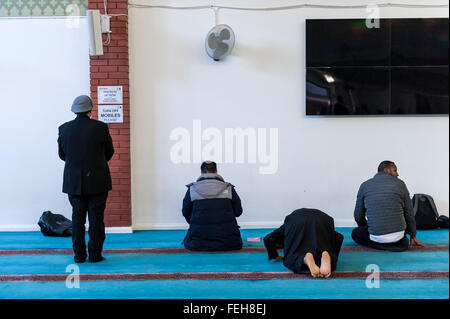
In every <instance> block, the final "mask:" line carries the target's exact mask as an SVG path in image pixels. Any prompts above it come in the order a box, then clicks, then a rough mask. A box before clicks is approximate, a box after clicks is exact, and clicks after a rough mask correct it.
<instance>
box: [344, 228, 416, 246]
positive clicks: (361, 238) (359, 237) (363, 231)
mask: <svg viewBox="0 0 450 319" xmlns="http://www.w3.org/2000/svg"><path fill="white" fill-rule="evenodd" d="M352 238H353V240H354V241H355V242H356V243H358V244H360V245H363V246H367V247H370V248H373V249H378V250H388V251H395V252H399V251H405V250H407V249H408V246H409V241H408V238H406V236H405V237H403V238H402V239H400V240H399V241H398V242H395V243H386V244H381V243H377V242H375V241H372V240H370V234H369V228H368V226H359V227H356V228H355V229H353V231H352Z"/></svg>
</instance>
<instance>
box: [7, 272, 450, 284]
mask: <svg viewBox="0 0 450 319" xmlns="http://www.w3.org/2000/svg"><path fill="white" fill-rule="evenodd" d="M369 274H371V275H373V273H368V272H365V271H336V272H334V273H333V274H332V275H331V277H330V278H345V279H355V278H356V279H365V278H367V276H368V275H369ZM379 274H380V279H433V278H448V277H449V274H448V271H380V273H379ZM68 276H71V277H70V278H72V279H73V274H29V275H0V282H10V281H65V280H66V279H68ZM79 276H80V277H79V278H80V281H127V280H192V279H195V280H267V279H308V278H309V279H311V278H312V277H311V275H310V274H306V273H305V274H294V273H291V272H223V273H135V274H124V273H116V274H80V275H79Z"/></svg>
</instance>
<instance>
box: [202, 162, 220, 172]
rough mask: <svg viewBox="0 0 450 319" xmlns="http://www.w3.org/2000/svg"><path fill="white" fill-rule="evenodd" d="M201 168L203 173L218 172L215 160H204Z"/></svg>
mask: <svg viewBox="0 0 450 319" xmlns="http://www.w3.org/2000/svg"><path fill="white" fill-rule="evenodd" d="M200 169H201V171H202V173H203V174H206V173H215V172H217V164H216V163H215V162H213V161H204V162H203V163H202V166H200Z"/></svg>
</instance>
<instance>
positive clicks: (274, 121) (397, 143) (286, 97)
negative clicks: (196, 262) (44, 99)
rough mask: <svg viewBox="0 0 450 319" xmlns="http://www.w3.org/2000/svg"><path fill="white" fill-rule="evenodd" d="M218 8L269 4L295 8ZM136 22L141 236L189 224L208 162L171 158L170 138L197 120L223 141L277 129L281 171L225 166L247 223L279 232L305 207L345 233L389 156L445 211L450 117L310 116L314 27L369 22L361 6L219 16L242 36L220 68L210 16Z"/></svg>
mask: <svg viewBox="0 0 450 319" xmlns="http://www.w3.org/2000/svg"><path fill="white" fill-rule="evenodd" d="M135 2H137V0H136V1H135ZM372 2H373V1H370V2H366V3H372ZM407 2H408V3H413V1H407ZM414 2H415V3H425V2H426V3H427V4H430V3H431V1H414ZM140 3H147V4H157V2H155V1H146V2H144V1H141V2H140ZM213 3H214V4H216V5H228V6H232V5H236V6H247V7H252V6H253V7H254V6H259V7H264V6H267V7H269V6H280V5H284V4H293V3H298V2H297V1H275V0H265V1H250V0H248V1H214V2H213ZM321 3H322V4H324V3H329V4H337V3H338V2H337V1H328V2H327V1H322V2H321ZM339 3H341V4H342V3H344V2H342V1H341V2H339ZM345 3H347V4H351V3H357V4H361V3H364V2H363V1H357V2H356V1H354V2H351V1H346V2H345ZM435 3H441V4H442V3H447V4H448V2H443V1H440V2H435ZM164 4H166V5H186V6H188V5H192V4H195V5H199V4H211V2H210V1H188V2H186V1H165V2H164ZM381 14H382V17H384V18H394V17H448V10H447V9H405V8H389V9H387V8H383V9H381ZM129 15H130V17H129V21H130V25H129V32H130V35H129V36H130V63H131V69H130V72H131V85H130V89H131V106H132V107H131V144H132V145H131V147H132V149H131V157H132V165H131V166H132V211H133V227H134V228H135V229H143V228H183V227H186V226H187V225H186V223H185V221H184V219H183V217H182V216H181V202H182V198H183V196H184V194H185V191H186V187H185V186H184V185H186V184H188V183H189V182H191V181H193V180H194V179H195V178H197V176H198V175H199V164H198V163H192V164H174V163H173V162H172V161H171V159H170V150H171V147H172V146H173V145H174V144H175V141H171V140H170V139H169V136H170V133H171V131H172V130H173V129H175V128H177V127H184V128H187V129H188V130H189V131H191V132H192V125H193V124H192V123H193V120H195V119H199V120H201V121H202V126H203V129H205V128H208V127H215V128H218V129H219V130H220V131H221V132H222V133H223V132H224V129H225V128H236V127H242V128H247V127H251V128H278V134H279V165H278V166H279V167H278V171H277V173H276V174H272V175H261V174H259V171H258V167H259V165H258V164H248V163H247V164H219V171H220V173H222V175H223V176H224V177H225V178H226V179H227V180H228V181H230V182H232V183H233V184H234V185H236V189H237V192H238V193H239V194H240V196H241V198H242V203H243V207H244V214H243V215H242V217H240V218H239V222H240V224H241V226H243V227H258V226H275V225H277V224H279V223H281V221H282V220H283V218H284V216H285V215H287V214H288V213H290V212H291V211H292V210H294V209H297V208H301V207H313V208H318V209H321V210H323V211H325V212H326V213H328V214H330V215H331V216H333V217H334V218H335V221H336V224H337V225H347V226H349V225H353V209H354V203H355V199H356V192H357V191H358V187H359V185H360V184H361V182H363V181H364V180H366V179H368V178H370V177H372V176H373V175H374V174H375V173H376V168H377V166H378V164H379V162H381V161H382V160H385V159H390V160H393V161H395V162H396V163H397V165H398V168H399V173H400V178H402V179H403V180H404V181H405V182H406V183H407V185H408V187H409V190H410V193H411V195H412V194H414V193H427V194H431V195H432V196H433V197H434V198H435V201H436V204H437V206H438V209H439V212H440V213H441V214H448V208H449V169H448V167H449V146H448V145H449V119H448V116H447V117H377V118H374V117H371V118H368V117H366V118H360V117H358V118H324V117H322V118H315V117H306V116H305V115H304V114H305V102H304V101H305V79H304V77H305V71H304V69H305V54H304V48H305V36H304V33H305V19H306V18H308V19H314V18H361V17H366V12H365V10H364V9H345V10H337V9H334V10H331V9H298V10H291V11H278V12H247V11H231V10H221V11H220V12H219V23H226V24H229V25H230V26H232V28H233V29H234V31H235V33H236V38H237V41H236V46H235V49H234V51H233V53H232V55H231V56H229V57H227V58H226V60H224V61H222V62H214V61H212V60H211V59H210V58H209V57H208V56H207V55H206V53H205V51H204V38H205V36H206V34H207V32H208V31H209V29H210V28H211V27H212V26H213V23H214V15H213V13H212V11H211V10H196V11H182V10H181V11H180V10H178V11H177V10H165V9H135V8H132V9H130V11H129ZM204 144H206V142H204Z"/></svg>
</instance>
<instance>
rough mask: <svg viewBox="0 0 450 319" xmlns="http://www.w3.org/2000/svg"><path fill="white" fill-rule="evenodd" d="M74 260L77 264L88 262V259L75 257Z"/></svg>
mask: <svg viewBox="0 0 450 319" xmlns="http://www.w3.org/2000/svg"><path fill="white" fill-rule="evenodd" d="M73 260H74V261H75V262H76V263H77V264H82V263H84V262H85V261H86V257H73Z"/></svg>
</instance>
